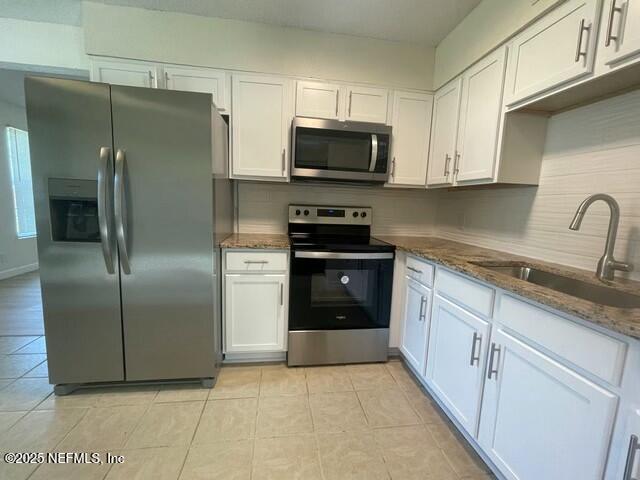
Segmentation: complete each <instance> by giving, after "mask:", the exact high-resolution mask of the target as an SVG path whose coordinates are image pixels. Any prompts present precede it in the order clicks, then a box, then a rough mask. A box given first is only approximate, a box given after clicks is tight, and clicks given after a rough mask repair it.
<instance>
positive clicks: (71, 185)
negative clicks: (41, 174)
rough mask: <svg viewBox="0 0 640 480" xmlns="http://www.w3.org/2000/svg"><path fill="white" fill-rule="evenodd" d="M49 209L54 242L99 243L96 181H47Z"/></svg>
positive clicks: (60, 179)
mask: <svg viewBox="0 0 640 480" xmlns="http://www.w3.org/2000/svg"><path fill="white" fill-rule="evenodd" d="M49 209H50V213H51V237H52V240H53V241H54V242H100V229H99V225H98V182H97V181H95V180H75V179H64V178H50V179H49Z"/></svg>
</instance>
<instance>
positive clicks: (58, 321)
mask: <svg viewBox="0 0 640 480" xmlns="http://www.w3.org/2000/svg"><path fill="white" fill-rule="evenodd" d="M25 92H26V98H27V120H28V127H29V139H30V140H29V142H30V151H31V163H32V177H33V189H34V198H35V211H36V226H37V232H38V241H37V243H38V257H39V264H40V277H41V284H42V299H43V310H44V322H45V335H46V344H47V352H48V364H49V381H50V383H52V384H55V385H56V392H57V393H68V392H69V391H71V390H73V389H74V388H75V387H76V386H77V385H78V384H86V383H95V382H100V383H102V382H123V381H128V382H130V381H146V380H173V379H202V381H203V383H204V384H205V385H212V384H213V379H214V378H215V377H216V375H217V370H218V368H219V365H220V361H221V357H222V355H221V340H220V317H221V307H220V272H219V269H220V261H219V259H220V249H219V247H218V245H219V241H220V240H221V239H222V238H224V237H225V236H226V235H228V234H229V233H230V232H231V229H232V224H233V209H232V200H231V198H232V197H231V195H232V194H231V180H229V179H228V178H227V177H228V175H227V152H228V148H227V143H226V142H227V133H226V124H225V123H224V121H223V119H222V118H221V117H220V115H219V114H218V113H217V112H216V110H215V108H214V107H213V106H212V99H211V95H207V94H200V93H190V92H175V91H168V90H159V89H147V88H135V87H124V86H115V85H107V84H101V83H91V82H82V81H75V80H61V79H52V78H40V77H29V78H27V79H26V80H25Z"/></svg>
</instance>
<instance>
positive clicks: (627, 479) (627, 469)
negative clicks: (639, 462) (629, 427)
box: [622, 435, 640, 480]
mask: <svg viewBox="0 0 640 480" xmlns="http://www.w3.org/2000/svg"><path fill="white" fill-rule="evenodd" d="M638 450H640V446H639V445H638V436H637V435H631V438H630V439H629V450H627V463H626V464H625V466H624V476H623V477H622V480H635V479H634V478H633V477H632V476H631V475H632V474H633V464H634V463H635V460H636V452H637V451H638Z"/></svg>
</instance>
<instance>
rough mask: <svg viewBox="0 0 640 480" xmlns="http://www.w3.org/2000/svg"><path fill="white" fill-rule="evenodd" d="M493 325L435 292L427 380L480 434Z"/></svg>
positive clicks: (464, 423) (466, 424)
mask: <svg viewBox="0 0 640 480" xmlns="http://www.w3.org/2000/svg"><path fill="white" fill-rule="evenodd" d="M488 338H489V324H488V323H487V322H485V321H484V320H481V319H479V318H477V317H476V316H474V315H472V314H470V313H469V312H467V311H466V310H464V309H462V308H460V307H458V306H457V305H455V304H453V303H451V302H450V301H448V300H446V299H444V298H442V297H441V296H439V295H437V294H436V295H435V297H434V300H433V309H432V313H431V331H430V333H429V346H428V351H429V355H428V357H427V383H428V384H429V385H430V386H431V388H432V389H433V391H434V393H435V394H436V395H437V396H438V398H440V400H441V401H442V402H443V403H444V404H445V405H446V406H447V408H448V409H449V410H450V411H451V413H452V414H453V415H454V416H455V417H456V418H457V419H458V421H459V422H460V423H461V424H462V426H463V427H464V428H465V429H466V430H467V431H468V432H469V433H470V434H471V435H473V436H475V435H476V429H477V426H478V416H479V414H480V401H481V396H482V383H483V380H484V365H485V357H486V355H485V353H486V344H487V341H488Z"/></svg>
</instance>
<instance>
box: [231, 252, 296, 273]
mask: <svg viewBox="0 0 640 480" xmlns="http://www.w3.org/2000/svg"><path fill="white" fill-rule="evenodd" d="M286 270H287V254H286V253H285V252H273V251H265V250H254V251H246V252H245V251H242V252H227V271H228V272H231V271H237V272H253V271H255V272H266V271H269V272H274V271H286Z"/></svg>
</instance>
